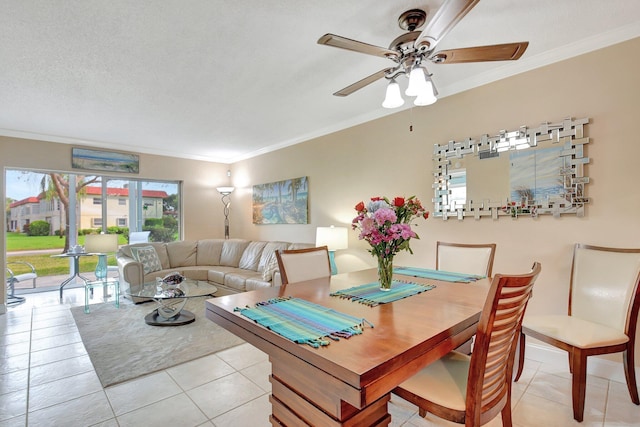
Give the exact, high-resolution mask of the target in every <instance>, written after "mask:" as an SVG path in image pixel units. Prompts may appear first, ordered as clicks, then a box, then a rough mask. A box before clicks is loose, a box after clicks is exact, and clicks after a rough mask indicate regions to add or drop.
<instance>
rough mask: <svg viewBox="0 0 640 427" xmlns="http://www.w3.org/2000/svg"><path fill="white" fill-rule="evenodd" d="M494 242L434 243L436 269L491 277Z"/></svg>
mask: <svg viewBox="0 0 640 427" xmlns="http://www.w3.org/2000/svg"><path fill="white" fill-rule="evenodd" d="M495 253H496V244H495V243H483V244H466V243H448V242H437V243H436V269H437V270H443V271H455V272H458V273H466V274H475V275H478V276H487V277H491V274H492V271H493V258H494V256H495Z"/></svg>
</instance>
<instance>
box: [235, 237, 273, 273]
mask: <svg viewBox="0 0 640 427" xmlns="http://www.w3.org/2000/svg"><path fill="white" fill-rule="evenodd" d="M266 244H267V242H251V243H249V245H248V246H247V248H246V249H245V250H244V252H243V253H242V257H241V258H240V261H239V262H238V267H239V268H242V269H244V270H253V271H258V264H259V263H260V257H261V256H262V250H263V249H264V247H265V245H266Z"/></svg>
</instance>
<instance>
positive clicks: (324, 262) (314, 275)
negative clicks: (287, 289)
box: [276, 246, 331, 285]
mask: <svg viewBox="0 0 640 427" xmlns="http://www.w3.org/2000/svg"><path fill="white" fill-rule="evenodd" d="M276 258H277V259H278V267H279V268H280V276H281V277H282V284H283V285H286V284H287V283H295V282H302V281H305V280H311V279H319V278H321V277H329V276H331V266H330V264H329V251H328V249H327V247H326V246H320V247H317V248H306V249H288V250H282V249H281V250H279V251H277V252H276Z"/></svg>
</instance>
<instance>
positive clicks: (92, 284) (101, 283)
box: [84, 279, 120, 313]
mask: <svg viewBox="0 0 640 427" xmlns="http://www.w3.org/2000/svg"><path fill="white" fill-rule="evenodd" d="M108 286H113V295H114V298H115V305H116V308H120V282H119V281H118V279H105V280H93V281H88V282H86V283H85V285H84V312H85V313H89V293H91V295H93V288H98V287H103V288H104V289H105V290H106V288H107V287H108Z"/></svg>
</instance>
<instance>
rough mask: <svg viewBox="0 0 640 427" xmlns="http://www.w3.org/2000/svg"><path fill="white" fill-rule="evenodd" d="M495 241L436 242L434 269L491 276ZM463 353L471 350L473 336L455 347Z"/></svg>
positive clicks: (469, 352) (468, 352)
mask: <svg viewBox="0 0 640 427" xmlns="http://www.w3.org/2000/svg"><path fill="white" fill-rule="evenodd" d="M495 254H496V244H495V243H475V244H472V243H452V242H441V241H438V242H436V270H442V271H455V272H457V273H466V274H475V275H477V276H487V277H491V273H492V272H493V259H494V257H495ZM456 350H457V351H459V352H462V353H465V354H471V351H472V350H473V338H472V339H470V340H468V341H467V342H465V343H464V344H462V345H461V346H460V347H458V348H457V349H456Z"/></svg>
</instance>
